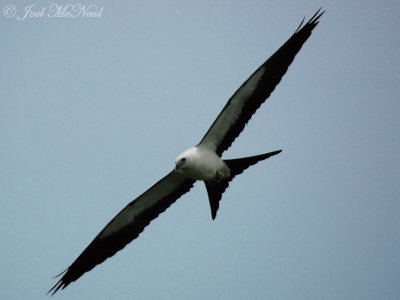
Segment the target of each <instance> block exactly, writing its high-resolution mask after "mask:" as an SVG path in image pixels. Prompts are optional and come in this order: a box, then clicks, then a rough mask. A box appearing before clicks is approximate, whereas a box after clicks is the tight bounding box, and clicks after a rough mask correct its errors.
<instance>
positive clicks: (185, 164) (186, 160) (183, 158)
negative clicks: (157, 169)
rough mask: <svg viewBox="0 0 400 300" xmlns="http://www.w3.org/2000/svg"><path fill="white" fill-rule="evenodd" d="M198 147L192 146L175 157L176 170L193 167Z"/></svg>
mask: <svg viewBox="0 0 400 300" xmlns="http://www.w3.org/2000/svg"><path fill="white" fill-rule="evenodd" d="M195 152H196V148H190V149H188V150H186V151H185V152H183V153H182V154H180V155H179V156H178V157H177V158H176V159H175V170H176V171H180V170H181V171H183V172H184V171H185V170H187V169H188V168H190V167H191V165H192V164H193V158H194V156H195Z"/></svg>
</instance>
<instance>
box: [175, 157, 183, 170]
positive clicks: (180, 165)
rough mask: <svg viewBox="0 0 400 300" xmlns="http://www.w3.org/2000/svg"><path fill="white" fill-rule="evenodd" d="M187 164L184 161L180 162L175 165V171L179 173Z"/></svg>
mask: <svg viewBox="0 0 400 300" xmlns="http://www.w3.org/2000/svg"><path fill="white" fill-rule="evenodd" d="M184 164H185V162H184V161H182V160H180V161H178V162H177V163H176V165H175V170H176V171H178V170H179V169H180V168H182V166H183V165H184Z"/></svg>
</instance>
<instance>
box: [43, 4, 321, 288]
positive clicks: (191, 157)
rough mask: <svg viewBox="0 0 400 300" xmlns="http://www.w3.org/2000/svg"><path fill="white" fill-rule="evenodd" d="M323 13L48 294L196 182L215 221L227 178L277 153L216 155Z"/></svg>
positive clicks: (254, 76) (105, 255) (110, 225)
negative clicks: (200, 183) (203, 190)
mask: <svg viewBox="0 0 400 300" xmlns="http://www.w3.org/2000/svg"><path fill="white" fill-rule="evenodd" d="M323 13H324V11H322V12H321V9H319V10H318V11H317V12H316V13H315V14H314V15H313V16H312V17H311V19H310V20H309V21H308V22H307V23H305V24H304V19H303V21H302V22H301V23H300V25H299V27H298V28H297V29H296V31H295V32H294V33H293V35H292V36H291V37H290V38H289V39H288V40H287V41H286V43H284V44H283V45H282V46H281V47H280V48H279V49H278V50H277V51H276V52H275V53H274V54H273V55H272V56H271V57H270V58H269V59H267V61H265V62H264V63H263V64H262V65H261V66H260V67H259V68H258V69H257V70H255V72H254V73H253V74H252V75H251V76H250V77H249V78H248V79H247V80H246V81H245V82H244V83H243V84H242V85H241V86H240V87H239V89H238V90H237V91H236V92H235V93H234V94H233V96H232V97H231V98H230V99H229V100H228V102H227V103H226V105H225V107H224V108H223V109H222V111H221V112H220V114H219V115H218V117H217V118H216V120H215V121H214V123H213V124H212V125H211V127H210V129H208V131H207V133H206V134H205V135H204V137H203V138H202V139H201V141H200V143H199V144H198V145H197V146H195V147H193V148H191V149H188V150H186V151H185V152H183V153H182V154H180V155H179V156H178V157H177V158H176V160H175V168H174V169H173V170H172V171H171V172H170V173H168V174H167V175H166V176H165V177H164V178H162V179H161V180H159V181H158V182H157V183H155V184H154V185H153V186H152V187H150V188H149V189H148V190H147V191H145V192H144V193H143V194H141V195H140V196H139V197H137V198H136V199H135V200H133V201H132V202H131V203H129V204H128V205H127V206H126V207H125V208H124V209H122V210H121V211H120V212H119V213H118V214H117V215H116V216H115V217H114V218H113V219H112V220H111V221H110V222H109V223H108V224H107V225H106V227H104V229H103V230H102V231H101V232H100V233H99V234H98V235H97V236H96V237H95V238H94V240H93V241H92V242H91V243H90V244H89V246H87V247H86V249H85V250H84V251H83V252H82V253H81V254H80V255H79V256H78V258H77V259H76V260H75V261H74V262H73V263H72V264H71V265H70V266H69V267H68V268H67V269H66V270H65V271H64V272H62V273H61V274H60V275H58V276H61V275H62V277H61V279H60V280H59V281H58V282H57V283H56V284H55V285H54V286H53V287H52V288H51V289H50V290H49V291H48V293H52V295H54V293H56V292H57V291H58V290H59V289H64V288H65V287H67V286H68V285H69V284H70V283H71V282H73V281H75V280H77V279H78V278H80V277H81V276H82V275H83V274H84V273H86V272H88V271H90V270H91V269H93V268H94V267H95V266H97V265H98V264H101V263H102V262H103V261H105V260H106V259H107V258H109V257H111V256H113V255H114V254H115V253H117V252H118V251H119V250H121V249H122V248H124V247H125V246H126V245H127V244H128V243H130V242H131V241H132V240H134V239H135V238H137V237H138V236H139V234H140V233H141V232H142V231H143V230H144V228H145V227H146V226H147V225H149V223H150V222H151V221H152V220H154V219H155V218H157V217H158V215H159V214H160V213H162V212H164V211H165V210H166V209H167V208H168V207H169V206H170V205H171V204H172V203H174V202H175V201H176V200H177V199H178V198H180V197H181V196H182V195H183V194H185V193H187V192H188V191H189V190H190V189H191V188H192V186H193V184H194V183H195V182H196V181H203V182H204V183H205V186H206V190H207V194H208V199H209V202H210V207H211V217H212V219H215V217H216V215H217V211H218V208H219V202H220V200H221V198H222V194H223V193H224V191H225V190H226V188H227V187H228V186H229V182H230V181H231V180H232V179H233V178H234V177H235V176H236V175H239V174H241V173H242V172H243V171H244V170H245V169H247V168H248V167H250V166H251V165H254V164H256V163H258V162H259V161H262V160H264V159H267V158H269V157H271V156H273V155H276V154H278V153H280V152H281V150H278V151H273V152H269V153H265V154H260V155H256V156H251V157H245V158H238V159H222V158H221V156H222V153H223V152H224V151H225V150H227V149H228V148H229V147H230V146H231V144H232V143H233V141H234V140H235V139H236V138H237V137H238V136H239V134H240V133H241V132H242V130H243V129H244V127H245V125H246V124H247V122H248V121H249V120H250V118H251V117H252V115H253V114H254V113H255V112H256V110H257V109H258V108H259V107H260V106H261V104H262V103H264V102H265V100H266V99H268V97H269V96H270V95H271V93H272V92H273V90H274V89H275V87H276V86H277V85H278V83H279V82H280V81H281V79H282V77H283V75H284V74H285V73H286V71H287V69H288V67H289V65H290V64H291V63H292V62H293V60H294V58H295V56H296V54H297V53H298V52H299V51H300V49H301V47H302V46H303V44H304V43H305V42H306V41H307V39H308V38H309V37H310V35H311V33H312V31H313V29H314V28H315V26H317V24H318V22H319V19H320V17H321V16H322V15H323Z"/></svg>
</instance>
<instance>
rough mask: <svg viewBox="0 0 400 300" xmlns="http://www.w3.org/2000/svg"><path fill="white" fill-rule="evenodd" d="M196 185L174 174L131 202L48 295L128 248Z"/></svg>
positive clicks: (96, 238) (79, 257) (192, 181)
mask: <svg viewBox="0 0 400 300" xmlns="http://www.w3.org/2000/svg"><path fill="white" fill-rule="evenodd" d="M194 182H195V181H194V180H191V179H187V178H185V177H183V176H182V175H180V174H179V173H176V172H174V171H172V172H170V173H169V174H168V175H166V176H165V177H164V178H162V179H161V180H159V181H158V182H157V183H156V184H154V185H153V186H152V187H151V188H149V189H148V190H147V191H146V192H144V193H143V194H142V195H140V196H139V197H137V198H136V199H135V200H133V201H132V202H131V203H129V204H128V205H127V206H126V207H125V208H124V209H122V210H121V211H120V212H119V213H118V214H117V215H116V216H115V217H114V218H113V219H112V220H111V221H110V222H109V223H108V224H107V226H106V227H104V229H103V230H102V231H101V232H100V233H99V234H98V235H97V236H96V237H95V238H94V240H93V241H92V242H91V243H90V244H89V246H87V248H86V249H85V250H84V251H83V252H82V253H81V254H80V255H79V256H78V258H77V259H76V260H75V261H74V262H73V263H72V264H71V266H69V267H68V269H67V270H66V271H64V272H63V273H61V274H60V275H62V274H64V275H63V276H62V278H61V279H60V280H59V281H58V282H57V283H56V284H55V285H54V286H53V287H52V288H51V289H50V290H49V291H48V293H52V295H54V294H55V293H56V292H57V291H58V290H59V289H60V288H61V289H64V288H65V287H67V286H68V285H69V284H70V283H71V282H73V281H75V280H77V279H78V278H79V277H81V276H82V275H83V274H84V273H86V272H88V271H90V270H91V269H93V268H94V267H95V266H96V265H98V264H101V263H102V262H103V261H105V260H106V259H107V258H109V257H111V256H113V255H114V254H115V253H117V252H118V251H119V250H121V249H122V248H124V247H125V246H126V245H127V244H128V243H129V242H131V241H132V240H134V239H135V238H137V237H138V236H139V234H140V233H141V232H142V231H143V230H144V228H145V227H146V226H147V225H148V224H149V223H150V222H151V221H152V220H153V219H155V218H157V216H158V215H159V214H160V213H162V212H164V211H165V210H166V209H167V208H168V207H169V206H170V205H171V204H172V203H174V202H175V201H176V200H177V199H178V198H180V197H181V196H182V195H183V194H185V193H187V192H188V191H189V190H190V189H191V188H192V186H193V184H194Z"/></svg>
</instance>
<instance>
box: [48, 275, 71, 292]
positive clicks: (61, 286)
mask: <svg viewBox="0 0 400 300" xmlns="http://www.w3.org/2000/svg"><path fill="white" fill-rule="evenodd" d="M67 285H68V283H65V282H64V280H63V279H62V278H61V279H60V280H59V281H58V282H57V283H56V284H55V285H54V286H53V287H52V288H51V289H50V290H49V291H48V292H47V294H46V295H49V294H50V296H53V295H54V294H55V293H57V291H58V290H59V289H62V290H63V289H65V288H66V287H67Z"/></svg>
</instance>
